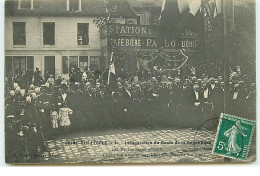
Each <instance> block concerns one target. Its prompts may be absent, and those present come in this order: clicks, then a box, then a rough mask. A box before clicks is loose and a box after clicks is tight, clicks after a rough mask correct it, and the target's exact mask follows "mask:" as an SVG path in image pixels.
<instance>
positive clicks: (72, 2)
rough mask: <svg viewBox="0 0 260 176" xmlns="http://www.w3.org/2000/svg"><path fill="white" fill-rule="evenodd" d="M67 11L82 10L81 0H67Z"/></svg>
mask: <svg viewBox="0 0 260 176" xmlns="http://www.w3.org/2000/svg"><path fill="white" fill-rule="evenodd" d="M66 3H67V11H72V12H75V11H81V0H67V1H66Z"/></svg>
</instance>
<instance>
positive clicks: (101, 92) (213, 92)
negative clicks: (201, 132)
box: [5, 67, 256, 154]
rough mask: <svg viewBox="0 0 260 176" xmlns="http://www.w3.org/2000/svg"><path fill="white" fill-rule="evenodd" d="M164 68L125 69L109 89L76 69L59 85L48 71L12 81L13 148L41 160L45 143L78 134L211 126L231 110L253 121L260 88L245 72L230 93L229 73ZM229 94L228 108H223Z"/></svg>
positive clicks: (96, 76)
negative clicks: (226, 79) (174, 71)
mask: <svg viewBox="0 0 260 176" xmlns="http://www.w3.org/2000/svg"><path fill="white" fill-rule="evenodd" d="M158 70H159V68H155V69H154V70H152V71H151V70H149V69H146V70H144V71H142V72H140V71H139V72H136V73H135V74H128V73H126V72H125V73H124V71H123V70H121V72H118V74H116V75H110V81H109V84H107V82H108V80H107V79H108V72H105V73H104V74H103V75H100V73H97V72H89V71H86V72H83V73H82V72H80V71H79V69H78V68H72V69H71V71H70V73H69V79H65V78H62V77H61V76H58V77H57V79H55V78H54V76H53V75H51V74H49V73H48V72H47V73H45V74H44V77H42V75H41V72H40V71H39V69H38V68H36V71H35V72H34V73H33V74H28V73H27V74H26V73H25V74H23V73H21V74H17V75H12V74H9V75H7V77H6V80H5V86H6V87H5V94H6V95H5V116H6V135H7V137H6V140H9V145H10V146H9V147H7V148H8V150H10V151H16V152H17V153H19V152H20V151H30V152H28V153H29V154H35V153H37V152H39V151H44V143H43V141H44V139H46V138H48V139H49V138H55V136H56V135H61V134H64V133H69V132H71V131H72V130H88V129H99V130H100V129H109V128H131V129H133V128H136V127H142V128H149V129H153V128H156V127H175V128H187V127H191V128H199V126H200V125H201V124H202V123H204V122H205V121H206V120H208V119H212V118H218V117H219V116H220V113H223V112H224V106H225V104H228V105H229V110H228V113H229V114H233V115H238V116H244V117H247V118H249V119H250V118H251V119H254V118H255V105H256V102H255V101H256V100H255V99H256V90H255V89H256V87H255V83H253V82H252V81H250V79H249V78H248V77H247V76H246V75H243V74H242V73H241V68H240V67H236V68H235V70H231V71H230V78H229V90H227V91H226V90H224V89H225V86H224V79H223V75H218V76H214V77H212V75H208V74H205V73H200V74H199V75H198V74H196V68H195V67H190V68H189V73H188V74H186V75H185V76H183V75H180V73H179V72H177V74H176V75H171V74H165V73H160V72H159V71H158ZM208 73H209V72H208ZM225 91H226V94H225V96H228V100H229V102H225V103H224V92H225ZM25 139H26V140H25ZM14 141H15V145H13V142H14ZM17 142H18V143H17ZM19 142H20V144H21V145H17V144H19ZM7 145H8V142H7ZM21 146H24V147H21Z"/></svg>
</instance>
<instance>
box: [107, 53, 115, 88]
mask: <svg viewBox="0 0 260 176" xmlns="http://www.w3.org/2000/svg"><path fill="white" fill-rule="evenodd" d="M113 55H114V52H113V51H112V53H111V57H110V63H109V68H108V78H107V84H109V79H110V73H111V70H110V66H111V63H112V61H113Z"/></svg>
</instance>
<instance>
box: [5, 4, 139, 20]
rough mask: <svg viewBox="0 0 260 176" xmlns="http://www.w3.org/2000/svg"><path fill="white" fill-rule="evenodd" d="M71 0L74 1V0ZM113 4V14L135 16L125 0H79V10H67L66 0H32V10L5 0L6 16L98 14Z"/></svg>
mask: <svg viewBox="0 0 260 176" xmlns="http://www.w3.org/2000/svg"><path fill="white" fill-rule="evenodd" d="M71 2H72V3H73V2H74V3H76V1H75V0H73V1H72V0H71ZM113 4H117V11H116V13H115V15H118V16H121V17H134V18H135V17H136V14H135V13H134V11H133V9H132V8H131V7H130V5H129V4H128V2H127V1H126V0H81V11H67V5H66V0H33V6H34V8H33V10H30V9H18V0H6V2H5V15H6V16H39V15H41V16H98V15H101V14H105V13H106V6H108V9H109V7H110V6H113Z"/></svg>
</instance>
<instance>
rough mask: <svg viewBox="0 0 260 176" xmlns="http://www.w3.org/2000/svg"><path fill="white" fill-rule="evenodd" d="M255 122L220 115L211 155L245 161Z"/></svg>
mask: <svg viewBox="0 0 260 176" xmlns="http://www.w3.org/2000/svg"><path fill="white" fill-rule="evenodd" d="M254 126H255V122H254V121H251V120H247V119H243V118H239V117H235V116H232V115H227V114H221V118H220V122H219V126H218V131H217V136H216V140H215V144H214V146H213V151H212V152H213V153H214V154H219V155H222V156H225V157H229V158H233V159H238V160H243V161H246V159H247V154H248V151H249V146H250V142H251V137H252V135H253V130H254Z"/></svg>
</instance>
